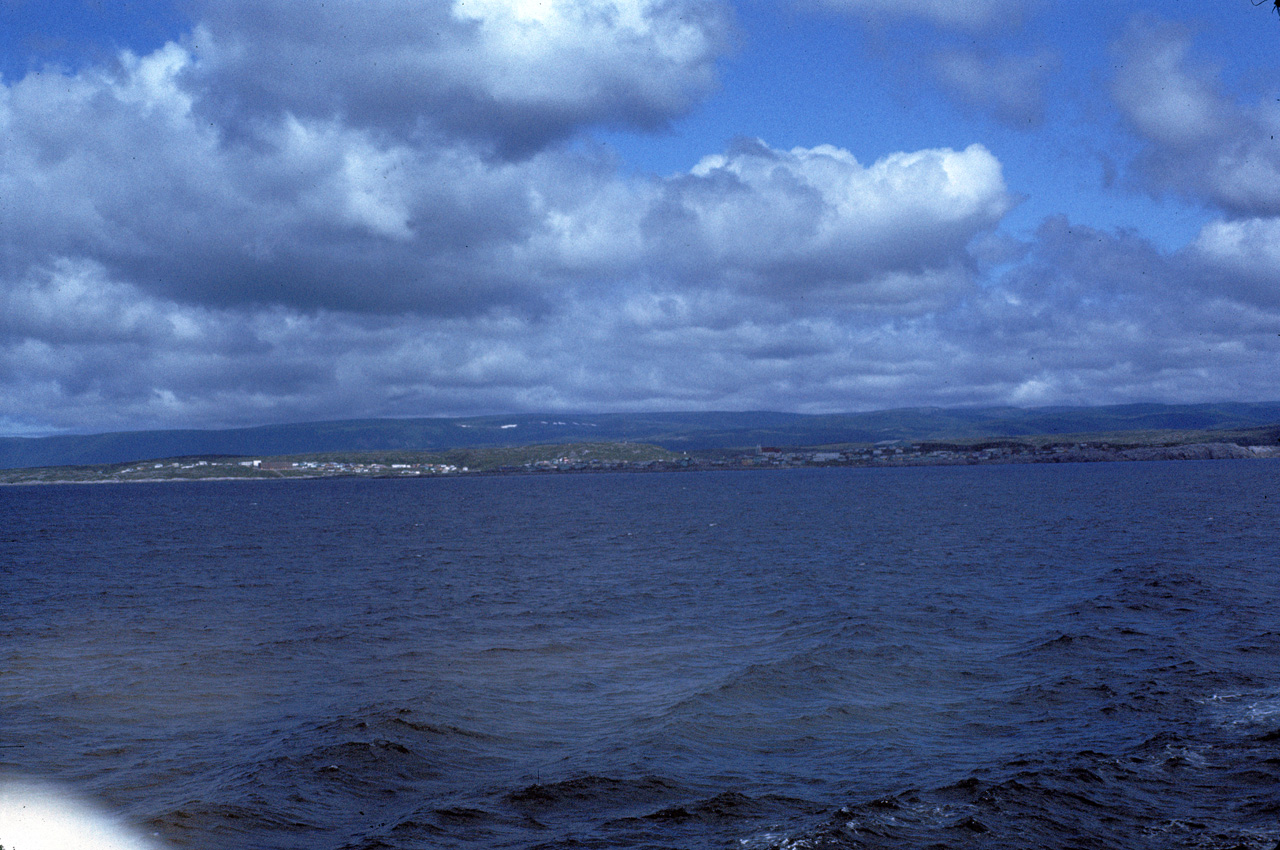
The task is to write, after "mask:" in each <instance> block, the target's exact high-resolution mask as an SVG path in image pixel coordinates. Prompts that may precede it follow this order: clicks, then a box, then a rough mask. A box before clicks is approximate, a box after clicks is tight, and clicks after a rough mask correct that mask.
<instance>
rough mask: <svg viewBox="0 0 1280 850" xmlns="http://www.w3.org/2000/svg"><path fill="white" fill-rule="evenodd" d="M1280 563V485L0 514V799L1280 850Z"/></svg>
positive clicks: (642, 837)
mask: <svg viewBox="0 0 1280 850" xmlns="http://www.w3.org/2000/svg"><path fill="white" fill-rule="evenodd" d="M1278 527H1280V465H1277V464H1276V463H1272V462H1268V461H1220V462H1181V463H1147V464H1097V465H1065V466H1004V467H962V468H917V469H895V470H862V469H841V470H795V471H787V472H743V473H678V474H675V473H673V474H666V475H627V474H616V475H596V476H591V475H580V476H545V477H511V478H455V479H436V480H426V481H346V480H337V481H333V480H331V481H311V482H226V483H219V482H206V483H187V484H178V483H174V484H152V485H104V486H56V487H27V488H0V602H2V603H3V615H2V618H0V774H7V775H10V776H21V777H28V778H36V779H40V780H45V781H51V782H55V783H57V784H59V785H60V786H62V787H64V788H70V789H74V790H76V791H77V792H80V793H82V794H88V795H92V796H93V797H94V798H96V799H98V800H101V801H102V802H103V803H104V804H105V805H107V806H109V807H110V808H111V809H112V810H114V811H116V812H118V813H120V814H121V816H122V817H124V818H125V819H126V820H128V821H129V822H130V823H132V824H134V825H135V826H136V827H137V829H138V830H140V831H141V832H142V833H144V834H150V835H155V836H157V837H158V838H159V839H160V840H161V841H162V842H163V844H164V845H165V846H168V847H173V848H201V850H204V849H205V848H208V850H219V848H236V850H260V849H263V848H280V850H291V849H292V848H299V850H302V849H303V848H305V850H328V848H334V849H335V850H336V848H426V847H432V848H435V847H440V848H501V847H512V848H526V847H530V848H531V847H545V848H552V847H555V848H569V847H575V848H583V847H590V848H595V847H599V848H677V847H688V848H746V850H754V848H769V847H780V848H782V847H785V848H806V847H840V848H844V847H892V848H898V847H903V848H906V847H958V848H959V847H982V848H988V847H990V848H997V847H998V848H1006V847H1008V848H1014V847H1108V848H1111V847H1114V848H1148V847H1149V848H1166V847H1205V848H1237V847H1244V848H1266V850H1271V848H1273V847H1275V846H1276V844H1277V841H1280V545H1277V542H1276V535H1277V529H1278ZM3 826H4V825H3V824H0V842H3V841H4V833H3ZM17 850H22V848H21V847H19V848H18V849H17Z"/></svg>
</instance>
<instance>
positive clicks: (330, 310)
mask: <svg viewBox="0 0 1280 850" xmlns="http://www.w3.org/2000/svg"><path fill="white" fill-rule="evenodd" d="M849 5H850V6H851V7H854V6H856V7H859V8H862V9H863V10H864V11H868V12H871V11H874V10H875V9H876V8H878V6H877V4H875V3H854V2H853V0H850V4H849ZM895 6H897V7H899V8H898V9H897V11H896V12H894V13H895V14H896V13H899V12H904V11H905V12H908V13H910V14H913V15H916V16H917V17H920V18H923V19H926V20H928V21H930V22H932V23H934V24H936V25H937V26H946V27H969V26H975V25H976V22H979V21H982V20H986V19H987V17H988V16H992V15H1007V14H1011V13H1013V12H1014V11H1016V8H1015V6H1016V7H1018V8H1021V4H1020V3H1018V4H1010V3H1002V2H999V0H991V2H987V3H969V4H965V3H951V4H932V3H919V4H914V5H913V4H911V3H907V4H905V5H904V4H895ZM886 8H887V7H886ZM885 13H886V14H888V13H889V12H888V11H886V12H885ZM957 14H959V15H960V17H959V18H956V17H954V16H955V15H957ZM729 26H730V25H729V23H728V15H727V13H726V11H725V8H724V7H723V6H722V5H718V4H713V3H702V2H693V0H674V2H657V0H582V2H570V0H543V1H542V2H539V0H519V2H507V0H504V2H497V0H465V2H464V0H458V2H453V3H427V4H422V3H412V4H410V3H408V2H400V1H399V0H378V2H375V3H371V4H368V5H367V6H362V7H360V8H359V9H357V8H356V7H355V6H353V5H344V4H333V3H324V4H321V3H319V2H318V0H317V2H312V0H306V2H303V3H301V4H297V3H289V4H285V3H283V2H278V0H271V2H267V3H255V4H248V3H247V2H239V0H236V2H230V3H219V4H210V5H209V6H208V7H207V8H206V9H205V11H204V16H203V19H202V23H200V24H199V25H198V26H197V28H196V29H195V30H194V31H193V32H192V33H191V34H190V36H189V37H187V38H185V39H182V40H181V42H180V43H173V44H168V45H166V46H164V47H163V48H161V49H159V50H156V51H154V52H151V53H148V54H146V55H133V54H130V53H124V54H121V55H120V56H119V57H118V59H117V61H116V62H114V63H112V64H111V65H110V66H90V67H84V68H82V69H80V70H65V71H63V70H57V69H52V70H47V71H44V72H41V73H33V74H29V75H27V76H26V77H24V78H22V79H18V80H13V81H0V139H3V147H0V428H3V429H8V430H10V431H14V430H18V431H22V432H24V433H30V432H32V431H38V430H40V429H42V428H44V429H70V428H74V429H79V430H110V429H123V428H135V427H177V426H192V427H217V426H233V425H249V424H255V423H261V422H268V421H277V422H278V421H287V420H306V419H321V418H326V419H332V418H343V417H348V416H368V415H383V416H416V415H431V414H437V415H463V414H469V413H479V412H493V411H500V410H544V411H552V410H575V409H576V410H583V409H590V410H635V409H638V408H645V409H726V408H729V409H751V408H756V409H759V408H785V409H792V410H807V411H812V412H818V411H823V410H827V411H830V410H849V409H862V408H869V407H892V406H900V405H903V404H921V403H935V404H962V403H1007V402H1009V401H1021V402H1025V403H1040V402H1045V403H1048V402H1066V401H1075V402H1081V403H1100V402H1105V401H1122V400H1130V399H1133V398H1150V397H1165V398H1181V399H1192V398H1208V397H1212V396H1214V395H1217V394H1221V392H1222V391H1223V388H1224V387H1227V388H1229V387H1241V388H1247V387H1248V386H1249V382H1250V381H1253V382H1255V385H1256V386H1264V385H1269V384H1265V383H1263V382H1262V379H1261V378H1260V377H1259V376H1261V375H1264V374H1269V373H1267V372H1266V369H1267V368H1269V367H1268V365H1267V364H1268V363H1270V365H1271V366H1273V365H1274V356H1275V354H1276V342H1275V341H1274V340H1275V339H1276V337H1275V335H1274V332H1273V331H1271V332H1267V331H1266V330H1265V328H1267V327H1268V323H1269V322H1270V323H1272V324H1274V323H1275V321H1276V319H1277V316H1276V313H1277V305H1276V303H1275V298H1274V292H1275V291H1276V287H1275V283H1276V281H1277V279H1278V278H1277V275H1276V274H1275V270H1276V268H1277V265H1278V264H1280V257H1276V256H1275V251H1274V250H1273V249H1272V248H1271V247H1270V246H1271V245H1274V244H1277V243H1280V238H1277V237H1280V232H1277V229H1276V224H1275V222H1276V221H1277V220H1280V214H1278V213H1275V212H1270V211H1267V210H1268V208H1267V206H1266V203H1267V202H1265V197H1264V196H1265V193H1266V192H1267V191H1270V189H1274V187H1275V185H1277V184H1276V183H1275V181H1271V182H1269V183H1268V182H1267V179H1259V178H1257V176H1256V175H1254V176H1250V174H1249V173H1248V172H1247V171H1246V170H1242V169H1241V168H1227V170H1225V171H1221V172H1214V171H1213V170H1212V167H1209V166H1208V165H1206V163H1204V162H1202V161H1201V160H1200V159H1197V157H1199V156H1200V154H1199V153H1197V152H1196V151H1197V150H1198V147H1197V146H1198V145H1203V144H1208V146H1209V148H1210V149H1211V150H1213V151H1216V153H1217V154H1218V155H1220V157H1219V158H1220V160H1222V161H1223V162H1227V161H1229V156H1228V155H1229V154H1230V153H1231V152H1232V151H1235V150H1237V148H1232V147H1230V145H1228V143H1227V141H1226V129H1224V128H1231V127H1234V128H1237V129H1239V128H1241V127H1243V128H1244V129H1245V130H1246V131H1247V133H1246V135H1247V136H1248V133H1254V134H1255V135H1256V132H1258V130H1259V128H1260V127H1261V126H1262V122H1263V121H1264V118H1265V117H1266V115H1267V114H1268V113H1267V112H1266V110H1265V109H1264V108H1263V107H1257V108H1256V109H1244V108H1241V107H1236V106H1233V105H1232V104H1230V103H1229V102H1227V101H1226V100H1225V98H1223V97H1221V96H1220V95H1219V94H1218V93H1217V91H1216V89H1215V88H1214V86H1213V85H1211V84H1210V83H1211V82H1212V79H1211V75H1209V76H1205V75H1204V74H1202V73H1201V72H1199V71H1195V70H1194V69H1192V70H1190V71H1188V70H1187V68H1186V66H1187V63H1186V61H1185V57H1186V54H1185V53H1181V54H1180V53H1178V51H1177V50H1176V49H1172V48H1171V47H1170V45H1172V46H1173V47H1174V48H1176V46H1177V42H1176V39H1173V40H1171V38H1172V37H1171V36H1169V35H1168V34H1167V33H1165V31H1163V30H1160V31H1155V32H1154V35H1151V34H1150V33H1148V36H1149V37H1148V36H1144V37H1142V38H1138V37H1137V36H1135V39H1136V40H1135V41H1133V43H1132V45H1129V46H1128V47H1126V48H1125V49H1126V50H1129V51H1130V52H1136V53H1141V51H1142V50H1143V49H1147V48H1148V47H1149V48H1150V50H1156V48H1157V47H1159V46H1160V45H1163V46H1164V48H1165V49H1166V53H1165V54H1159V55H1166V54H1167V57H1166V58H1167V61H1165V62H1164V65H1162V66H1161V67H1162V68H1164V69H1165V70H1167V71H1169V72H1170V73H1174V74H1175V77H1174V80H1173V82H1172V85H1174V86H1175V89H1176V92H1178V94H1176V95H1173V96H1171V99H1170V100H1169V103H1170V104H1172V105H1168V104H1166V105H1165V106H1161V105H1159V104H1158V103H1154V102H1150V103H1147V102H1143V100H1142V92H1143V91H1144V88H1143V87H1144V86H1146V87H1150V86H1152V85H1155V82H1154V81H1153V80H1152V79H1147V78H1145V77H1141V76H1140V75H1139V76H1138V77H1135V78H1133V79H1130V78H1127V77H1124V76H1123V74H1124V73H1127V72H1122V77H1121V78H1118V80H1117V89H1116V91H1117V93H1118V94H1117V98H1118V100H1119V101H1120V102H1122V103H1128V104H1131V107H1132V108H1131V110H1130V111H1131V113H1132V116H1133V117H1132V120H1133V121H1134V122H1135V123H1134V126H1135V127H1136V128H1137V129H1138V131H1139V132H1140V133H1141V134H1142V135H1143V138H1144V139H1146V140H1147V142H1148V145H1149V150H1148V152H1147V154H1146V155H1145V156H1147V158H1148V160H1149V162H1150V163H1151V167H1152V170H1151V171H1149V172H1146V173H1148V174H1149V175H1151V176H1152V179H1153V180H1154V179H1155V177H1156V176H1158V175H1159V174H1162V173H1166V172H1162V171H1160V170H1159V169H1157V168H1155V166H1156V165H1158V164H1160V163H1164V164H1165V165H1166V166H1167V176H1166V178H1164V179H1166V181H1167V183H1166V187H1167V188H1177V189H1179V190H1180V191H1196V192H1201V193H1204V194H1205V195H1206V196H1209V197H1213V198H1233V197H1244V195H1241V194H1240V193H1241V192H1244V191H1245V189H1248V191H1251V192H1253V195H1252V196H1250V197H1254V198H1255V199H1256V198H1262V199H1263V200H1257V201H1255V202H1249V203H1246V202H1245V201H1233V202H1232V204H1234V205H1229V204H1228V203H1227V201H1225V200H1223V201H1221V202H1220V203H1221V204H1222V205H1223V208H1224V209H1227V210H1229V211H1231V212H1232V213H1233V214H1234V213H1235V212H1238V211H1241V210H1248V209H1253V208H1254V207H1252V206H1250V203H1254V205H1255V206H1257V208H1258V209H1259V211H1258V212H1253V213H1249V214H1248V215H1247V216H1244V217H1240V216H1237V217H1236V218H1235V219H1230V220H1225V221H1222V222H1219V223H1217V224H1215V225H1213V226H1210V227H1208V228H1206V229H1205V230H1204V232H1203V233H1202V234H1201V236H1200V238H1199V239H1198V240H1197V241H1196V242H1195V243H1194V244H1193V245H1192V246H1189V247H1188V248H1187V249H1185V250H1184V251H1183V252H1180V253H1177V254H1168V253H1165V252H1162V251H1160V250H1158V249H1156V248H1155V247H1154V246H1152V245H1151V244H1150V243H1149V242H1148V241H1146V240H1144V239H1142V238H1140V237H1138V236H1136V235H1135V234H1131V233H1109V232H1102V231H1097V230H1090V229H1088V228H1081V227H1078V226H1073V225H1071V224H1070V223H1068V222H1067V221H1066V220H1065V219H1052V220H1050V221H1049V222H1047V223H1046V224H1045V225H1044V226H1043V227H1042V228H1040V230H1039V231H1037V232H1036V233H1034V234H1033V235H1031V236H1029V237H1027V238H1025V239H1022V238H1019V237H1015V236H1013V235H1010V234H1008V233H1000V232H999V231H998V230H997V228H998V227H999V225H1000V224H1001V222H1002V220H1003V219H1004V217H1005V216H1006V214H1007V213H1008V212H1009V210H1010V209H1011V208H1012V207H1013V206H1014V203H1015V198H1014V196H1013V195H1012V193H1011V192H1010V190H1009V187H1008V186H1007V185H1006V182H1005V176H1004V168H1003V165H1002V163H1001V160H1000V158H999V157H998V156H997V155H996V154H995V153H993V152H992V150H990V149H988V148H987V147H984V146H983V145H980V144H973V145H969V146H968V147H963V148H947V147H936V148H925V149H921V150H908V151H898V152H893V153H888V154H885V155H879V156H878V157H877V158H874V159H872V158H868V159H866V160H859V158H858V155H856V154H857V152H855V151H851V150H848V149H845V148H843V147H838V146H835V145H824V144H816V145H812V146H807V147H795V148H792V149H780V148H775V147H771V146H770V144H769V143H768V140H759V139H742V140H738V141H737V142H734V143H732V144H730V145H729V146H728V148H727V149H725V150H723V151H721V152H719V153H709V154H708V155H706V156H704V157H703V158H702V159H701V160H700V161H699V162H698V163H697V164H696V165H695V166H694V167H692V168H691V169H689V170H687V171H685V172H684V173H677V174H672V175H668V176H664V177H659V176H655V175H630V174H625V173H623V172H622V171H621V170H620V169H619V168H618V166H617V164H616V163H614V162H612V161H610V160H609V159H608V158H606V157H604V156H597V155H592V154H589V153H585V152H583V151H581V150H578V149H576V148H574V147H573V146H571V145H568V144H558V143H557V140H564V139H567V138H569V137H571V136H573V134H575V133H577V132H579V131H581V130H582V129H583V128H587V127H590V126H593V125H594V126H599V125H619V126H628V127H652V126H657V125H660V124H661V123H662V122H664V121H667V120H670V119H671V118H673V117H674V116H677V115H679V114H681V112H682V111H684V110H687V109H688V108H689V107H690V105H691V104H692V103H694V102H695V101H696V99H697V98H698V97H701V96H703V95H704V94H705V93H706V92H707V91H708V89H709V87H710V86H711V85H713V84H714V62H715V59H716V57H717V56H719V55H721V52H722V51H723V50H724V48H725V45H726V43H727V42H726V40H727V39H728V38H729V37H730V36H729ZM1162 33H1163V34H1162ZM1143 38H1146V40H1145V41H1144V40H1143ZM1144 45H1147V47H1144ZM269 48H270V49H269ZM1171 49H1172V52H1171V53H1170V52H1169V50H1171ZM1157 52H1158V51H1157ZM1143 55H1145V54H1143ZM1032 56H1035V57H1036V58H1031V57H1032ZM1156 58H1159V56H1156ZM1038 59H1039V57H1038V55H1035V54H1032V55H1031V56H1026V57H1023V58H1021V59H1019V58H1013V59H997V58H995V54H985V53H969V54H963V53H955V54H952V55H951V57H950V60H949V61H950V65H949V66H947V67H946V68H941V67H940V70H941V71H943V72H944V76H945V75H947V74H949V75H950V77H949V78H950V79H951V82H952V84H953V87H954V89H955V91H956V92H957V93H958V94H959V95H960V96H962V97H967V98H971V99H972V100H973V103H974V105H976V106H978V107H979V108H982V109H987V110H994V111H995V112H996V113H997V114H1003V115H1004V116H1005V117H1006V118H1009V119H1010V120H1014V118H1015V116H1017V117H1018V120H1021V119H1025V118H1026V117H1028V116H1033V113H1034V112H1035V110H1036V109H1038V100H1036V97H1037V96H1038V95H1036V91H1037V87H1038V86H1039V85H1040V81H1041V79H1042V77H1041V76H1040V72H1039V71H1038V69H1032V68H1031V66H1030V63H1034V62H1035V61H1038ZM993 69H994V71H996V72H1000V73H997V74H996V76H997V77H998V78H1000V79H1001V80H1003V82H1000V81H997V82H998V85H985V87H984V84H983V82H981V81H980V80H979V77H982V76H983V74H985V73H988V72H989V71H991V70H993ZM1001 73H1002V74H1003V77H1001ZM1178 73H1181V74H1182V77H1178V76H1177V74H1178ZM1206 80H1208V81H1209V82H1205V81H1206ZM1196 81H1200V83H1197V82H1196ZM1201 83H1203V84H1201ZM1127 85H1132V86H1135V88H1132V90H1130V89H1129V88H1125V86H1127ZM997 88H1003V89H1005V90H1006V91H1005V93H1004V94H1001V95H997V94H996V93H995V90H996V89H997ZM1002 97H1003V98H1004V99H1003V100H1002V99H1001V98H1002ZM1187 104H1190V106H1188V105H1187ZM1144 109H1145V110H1146V111H1143V110H1144ZM1189 116H1200V117H1195V118H1193V117H1189ZM1206 116H1207V117H1206ZM1188 128H1191V129H1188ZM1196 128H1199V129H1196ZM1188 133H1193V134H1194V133H1199V134H1200V135H1198V136H1196V138H1197V139H1200V141H1199V142H1197V143H1196V144H1195V145H1192V144H1190V143H1186V142H1184V141H1180V140H1182V139H1185V138H1188V136H1187V134H1188ZM1249 138H1252V136H1249ZM1205 140H1207V142H1205ZM1250 144H1252V143H1251V142H1250ZM1215 145H1217V146H1219V147H1214V146H1215ZM1246 147H1247V146H1246ZM1246 152H1247V151H1246ZM1269 162H1270V160H1266V159H1265V158H1264V159H1258V160H1255V163H1254V164H1255V166H1258V167H1269V165H1268V163H1269ZM1188 164H1197V165H1205V166H1206V167H1205V168H1203V169H1202V171H1201V173H1200V174H1199V175H1198V176H1194V177H1192V176H1187V175H1181V176H1179V175H1180V172H1178V171H1177V170H1176V169H1174V166H1175V165H1178V166H1179V167H1183V166H1187V165H1188ZM1215 167H1216V166H1215ZM1224 167H1225V166H1224ZM1228 176H1230V177H1231V179H1230V180H1229V179H1227V177H1228ZM1268 179H1269V178H1268ZM1233 181H1234V182H1233ZM1251 181H1256V185H1252V184H1251ZM1153 185H1155V184H1153ZM1231 186H1237V187H1240V188H1238V189H1236V190H1231V191H1235V192H1236V194H1235V195H1233V194H1231V191H1228V190H1229V188H1230V187H1231ZM1214 193H1217V194H1214ZM997 274H998V275H999V276H998V277H994V278H993V277H992V276H993V275H997ZM1240 394H1241V395H1242V396H1243V397H1249V396H1251V395H1252V393H1249V392H1248V391H1247V389H1242V390H1241V392H1240Z"/></svg>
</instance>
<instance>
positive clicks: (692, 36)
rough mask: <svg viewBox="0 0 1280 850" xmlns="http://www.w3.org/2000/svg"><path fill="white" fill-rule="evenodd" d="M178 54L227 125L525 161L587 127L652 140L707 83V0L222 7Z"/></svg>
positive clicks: (290, 2) (712, 30)
mask: <svg viewBox="0 0 1280 850" xmlns="http://www.w3.org/2000/svg"><path fill="white" fill-rule="evenodd" d="M200 9H201V11H202V13H203V14H202V17H201V24H200V25H199V26H198V27H197V29H196V30H195V32H194V34H193V35H192V37H191V39H190V44H191V49H192V50H193V51H194V52H195V53H196V54H198V55H199V56H200V63H199V65H198V68H197V69H196V72H195V73H194V74H193V77H194V80H193V82H194V84H195V85H197V86H198V87H199V89H200V91H201V98H202V102H203V103H204V104H205V106H206V107H207V108H208V109H209V110H210V111H211V112H212V113H213V114H216V115H220V116H221V117H222V118H223V119H224V120H226V118H227V117H228V116H239V115H248V116H255V115H257V116H263V115H265V116H267V117H268V118H271V117H274V116H276V115H278V114H279V113H280V112H284V111H287V112H290V113H292V114H295V115H299V116H305V117H308V118H312V119H319V120H328V119H331V118H334V117H341V118H343V119H345V120H348V121H350V122H353V123H356V124H359V125H362V126H377V127H381V128H384V129H389V130H393V131H395V132H398V133H400V134H408V133H427V134H443V135H444V136H446V137H450V138H459V137H460V138H466V139H469V140H472V141H475V142H478V143H482V144H485V145H487V146H490V147H491V148H492V149H493V150H495V151H496V152H497V153H499V154H503V155H515V156H524V155H527V154H529V153H531V152H533V151H536V150H539V149H541V148H542V147H544V146H546V145H547V144H548V143H550V142H553V141H556V140H558V139H562V138H565V137H567V136H569V135H571V134H573V133H574V132H575V131H576V130H578V129H580V128H582V127H584V126H587V125H607V126H614V127H629V128H633V127H639V128H650V129H652V128H656V127H661V126H663V125H665V124H666V122H668V121H669V120H671V119H672V118H674V117H676V116H679V115H681V114H683V113H684V112H686V111H687V110H688V109H689V108H690V107H691V106H692V105H693V104H695V103H696V102H698V101H699V100H700V99H701V98H702V97H703V96H704V95H705V94H706V93H707V92H708V91H710V90H711V89H712V88H713V87H714V86H715V84H716V68H715V61H716V59H717V58H719V56H720V55H722V53H723V52H724V51H725V49H726V48H727V47H728V46H729V43H730V41H731V38H732V25H731V22H730V16H729V13H728V11H727V8H726V6H724V5H723V4H721V3H719V2H717V0H428V1H427V2H421V0H371V2H364V3H358V4H356V3H334V2H328V3H326V2H322V0H267V2H261V0H253V2H250V1H249V0H231V2H209V3H204V4H202V5H201V7H200Z"/></svg>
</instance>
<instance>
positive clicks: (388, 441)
mask: <svg viewBox="0 0 1280 850" xmlns="http://www.w3.org/2000/svg"><path fill="white" fill-rule="evenodd" d="M1277 423H1280V402H1264V403H1223V404H1192V405H1166V404H1128V405H1115V406H1109V407H1039V408H1027V409H1024V408H1016V407H972V408H937V407H931V408H908V409H901V410H882V411H875V412H871V413H841V414H822V415H805V414H798V413H770V412H746V413H612V414H578V415H564V414H559V415H538V414H520V415H511V416H484V417H469V418H462V419H362V420H347V421H339V422H307V423H298V424H292V425H264V426H260V427H256V428H236V429H227V430H219V431H197V430H186V431H128V432H120V433H112V434H94V435H81V436H73V435H64V436H57V437H36V438H29V437H6V438H0V469H17V468H23V467H35V466H72V465H78V464H98V463H121V462H128V461H136V460H148V459H152V458H163V457H184V456H193V455H253V456H273V455H292V454H307V453H313V452H355V451H390V450H427V451H431V450H444V449H454V448H468V447H491V446H523V445H533V444H539V443H543V444H545V443H568V442H583V441H587V442H605V441H626V442H637V443H652V444H654V445H658V446H662V447H663V448H667V449H672V450H675V451H696V450H706V449H718V448H742V447H748V446H756V445H767V446H818V445H831V444H836V443H875V442H881V441H884V440H907V441H921V440H961V439H974V438H999V437H1020V436H1029V435H1039V434H1080V433H1109V432H1119V431H1164V430H1180V431H1190V430H1195V431H1216V430H1221V431H1227V430H1237V429H1247V428H1258V427H1262V426H1267V425H1274V424H1277Z"/></svg>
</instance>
